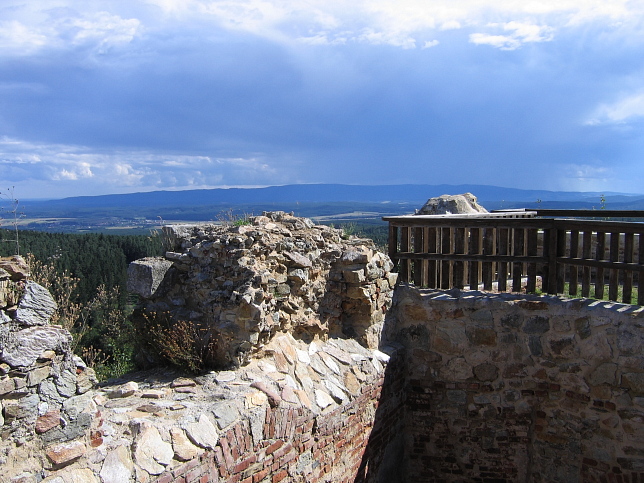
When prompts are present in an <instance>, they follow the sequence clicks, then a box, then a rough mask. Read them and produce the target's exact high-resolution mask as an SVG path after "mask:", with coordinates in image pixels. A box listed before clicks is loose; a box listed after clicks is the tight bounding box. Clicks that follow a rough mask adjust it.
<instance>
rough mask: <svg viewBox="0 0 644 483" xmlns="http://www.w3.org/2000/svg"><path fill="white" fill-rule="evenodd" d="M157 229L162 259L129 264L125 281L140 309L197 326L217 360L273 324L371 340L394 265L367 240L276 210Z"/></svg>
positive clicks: (241, 357)
mask: <svg viewBox="0 0 644 483" xmlns="http://www.w3.org/2000/svg"><path fill="white" fill-rule="evenodd" d="M163 232H164V237H165V239H166V240H167V244H168V245H169V249H168V252H167V253H166V256H165V259H144V260H139V261H137V262H134V263H133V264H131V266H130V269H129V286H128V288H129V289H130V291H132V292H135V293H138V294H139V295H141V297H142V298H143V302H142V308H143V311H145V312H147V313H167V314H170V315H171V317H172V319H174V320H189V321H191V322H192V323H195V324H197V325H199V327H200V328H203V329H205V330H206V331H207V334H208V335H207V337H210V338H212V340H214V342H215V344H216V346H217V347H216V354H215V356H214V361H213V362H214V363H215V364H217V365H220V366H237V365H239V364H241V363H243V362H247V361H248V359H249V357H250V355H251V354H253V353H256V352H257V351H259V350H260V349H261V348H262V347H263V345H264V344H266V343H267V342H268V341H269V340H270V339H271V338H272V337H273V336H274V335H275V334H276V333H278V332H289V333H291V334H292V335H293V336H294V337H296V338H301V339H303V340H306V341H312V340H314V339H315V338H320V337H321V338H325V337H329V336H330V337H351V338H355V339H357V340H359V341H360V342H361V343H362V344H363V345H365V346H366V347H371V348H377V347H378V345H379V343H380V332H381V330H382V326H383V322H384V318H385V314H386V312H387V310H388V308H389V307H390V305H391V297H392V294H393V287H394V285H395V283H396V279H397V274H395V273H391V269H392V268H393V264H392V263H391V260H390V259H389V257H388V256H387V255H385V254H383V253H380V252H378V251H377V250H376V249H375V246H374V244H373V241H371V240H369V239H359V238H355V237H344V238H343V236H342V231H341V230H338V229H334V228H330V227H328V226H324V225H314V224H313V222H312V221H311V220H309V219H306V218H298V217H294V216H292V214H286V213H283V212H269V213H265V214H264V215H262V216H256V217H252V218H250V219H249V224H244V225H240V226H234V225H230V226H221V225H197V226H195V225H170V226H165V227H163ZM206 343H207V341H206Z"/></svg>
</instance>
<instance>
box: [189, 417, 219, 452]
mask: <svg viewBox="0 0 644 483" xmlns="http://www.w3.org/2000/svg"><path fill="white" fill-rule="evenodd" d="M184 429H185V431H186V434H187V435H188V438H190V441H192V442H193V443H194V444H196V445H197V446H199V447H201V448H205V449H215V446H216V445H217V441H219V434H218V433H217V428H215V425H214V424H212V423H211V422H210V419H208V417H207V416H206V415H205V414H203V413H202V414H201V415H200V416H199V421H198V422H196V423H188V424H186V425H185V427H184Z"/></svg>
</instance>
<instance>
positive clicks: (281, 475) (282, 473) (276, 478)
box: [271, 470, 288, 483]
mask: <svg viewBox="0 0 644 483" xmlns="http://www.w3.org/2000/svg"><path fill="white" fill-rule="evenodd" d="M287 476H288V473H287V472H286V471H285V470H281V471H280V472H278V473H275V474H274V475H273V479H272V480H271V481H272V482H273V483H277V482H278V481H282V480H283V479H284V478H286V477H287Z"/></svg>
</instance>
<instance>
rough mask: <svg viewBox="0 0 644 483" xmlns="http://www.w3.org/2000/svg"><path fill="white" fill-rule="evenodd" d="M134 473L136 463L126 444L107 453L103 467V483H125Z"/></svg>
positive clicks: (101, 473) (101, 474)
mask: <svg viewBox="0 0 644 483" xmlns="http://www.w3.org/2000/svg"><path fill="white" fill-rule="evenodd" d="M133 473H134V463H133V462H132V458H131V456H130V451H129V449H128V448H126V447H125V445H121V446H118V447H117V448H116V449H114V450H112V451H110V452H109V453H107V456H106V457H105V460H104V461H103V466H102V467H101V472H100V476H101V480H102V482H103V483H123V482H127V481H130V479H131V478H132V476H133Z"/></svg>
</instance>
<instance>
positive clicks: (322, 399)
mask: <svg viewBox="0 0 644 483" xmlns="http://www.w3.org/2000/svg"><path fill="white" fill-rule="evenodd" d="M315 403H316V404H317V405H318V406H320V407H321V408H322V409H324V408H326V407H327V406H329V405H331V404H333V398H332V397H331V396H329V395H328V394H327V393H326V392H324V391H322V390H320V389H316V390H315Z"/></svg>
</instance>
